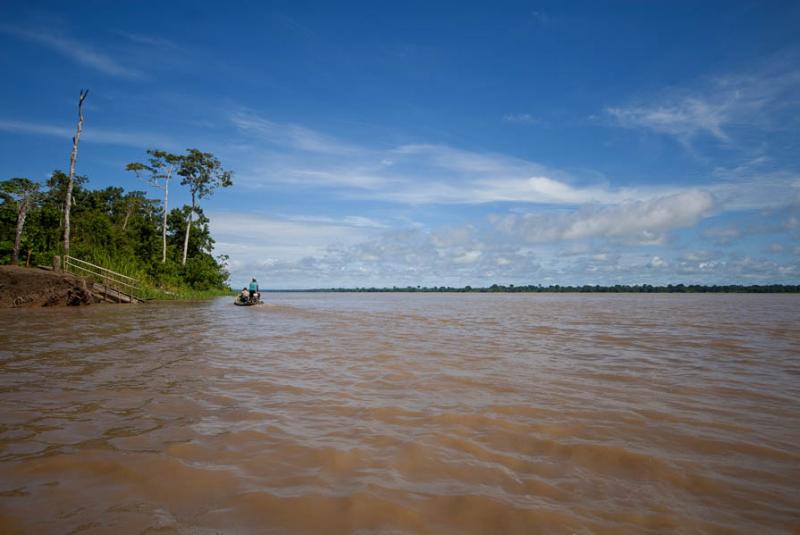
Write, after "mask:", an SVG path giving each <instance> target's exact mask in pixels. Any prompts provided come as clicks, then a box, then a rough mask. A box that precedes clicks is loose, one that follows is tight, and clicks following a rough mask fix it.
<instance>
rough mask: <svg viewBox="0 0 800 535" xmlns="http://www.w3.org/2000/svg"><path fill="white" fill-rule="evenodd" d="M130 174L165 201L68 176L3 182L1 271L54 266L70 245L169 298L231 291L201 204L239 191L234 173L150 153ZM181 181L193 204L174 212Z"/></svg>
mask: <svg viewBox="0 0 800 535" xmlns="http://www.w3.org/2000/svg"><path fill="white" fill-rule="evenodd" d="M126 169H127V170H128V171H129V172H131V173H133V174H135V175H136V176H137V177H138V178H140V179H141V181H142V184H143V187H144V189H148V186H152V187H155V188H158V189H157V191H158V195H156V197H157V198H152V197H153V195H148V193H147V191H144V190H142V191H138V190H137V191H125V190H124V189H123V188H121V187H106V188H103V189H91V188H90V187H89V178H88V177H86V176H80V175H75V176H74V177H73V180H72V187H71V188H70V187H69V182H70V180H69V178H70V177H69V175H68V174H66V173H65V172H63V171H61V170H55V171H53V172H52V173H51V174H50V176H49V178H48V179H47V180H46V182H45V183H39V182H36V181H33V180H30V179H28V178H20V177H14V178H9V179H6V180H3V181H0V264H9V263H13V264H19V265H24V266H31V267H32V266H37V265H42V266H51V265H52V262H53V257H54V256H56V255H59V256H60V255H63V254H64V249H65V243H66V247H67V248H68V254H69V255H71V256H73V257H76V258H79V259H81V260H85V261H88V262H92V263H95V264H98V265H100V266H103V267H105V268H108V269H111V270H113V271H117V272H120V273H123V274H125V275H128V276H133V277H135V278H137V279H139V281H140V282H141V283H142V284H144V285H145V286H146V287H148V288H150V289H152V290H153V291H159V292H161V293H163V294H165V295H167V296H169V295H172V296H181V295H183V296H190V295H197V294H200V293H204V292H205V293H214V292H216V293H219V292H220V291H226V290H227V285H226V283H227V279H228V272H227V271H226V260H227V258H226V257H225V256H214V239H213V238H212V237H211V234H210V231H209V219H208V217H207V216H206V215H205V214H204V212H203V209H202V207H201V206H200V201H201V200H202V199H205V198H208V197H210V196H211V195H212V194H213V193H214V191H215V190H216V189H217V188H220V187H229V186H231V184H232V180H231V172H229V171H226V170H224V169H223V168H222V166H221V164H220V162H219V160H217V159H216V158H215V157H214V156H213V155H212V154H210V153H204V152H202V151H200V150H198V149H188V150H187V151H186V153H185V154H183V155H175V154H170V153H167V152H164V151H160V150H148V151H147V158H146V159H145V162H132V163H129V164H127V166H126ZM178 180H179V184H180V185H181V186H184V187H186V188H188V192H189V193H190V195H191V199H192V203H191V205H183V206H181V207H179V208H172V209H169V208H168V206H169V205H168V194H169V188H170V186H171V182H173V181H174V182H177V181H178ZM70 189H71V191H70ZM150 192H151V193H153V190H152V189H151V190H150ZM68 199H69V201H68ZM67 206H69V210H68V211H67V210H65V207H67ZM65 216H66V220H67V223H66V225H65ZM65 226H66V228H67V229H68V240H65V239H64V236H65Z"/></svg>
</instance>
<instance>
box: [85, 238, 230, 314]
mask: <svg viewBox="0 0 800 535" xmlns="http://www.w3.org/2000/svg"><path fill="white" fill-rule="evenodd" d="M81 260H85V261H87V262H91V263H92V264H96V265H98V266H101V267H103V268H105V269H108V270H111V271H114V272H116V273H119V274H122V275H125V276H127V277H131V278H133V279H136V280H137V281H138V284H139V289H138V291H136V292H134V293H135V296H136V297H138V298H140V299H144V300H164V301H169V300H202V299H211V298H214V297H222V296H232V295H235V293H236V292H234V291H233V290H232V289H231V288H229V287H228V286H216V287H215V286H211V287H209V286H208V285H205V284H202V283H201V284H199V286H200V287H192V286H190V285H189V284H187V283H186V282H185V280H184V276H185V275H184V273H182V271H183V270H184V269H185V268H183V266H180V265H179V264H177V263H176V262H174V261H172V260H168V261H167V262H166V263H164V264H157V265H155V269H154V268H153V267H152V266H151V267H150V269H148V268H147V267H145V266H142V265H141V264H139V263H138V262H136V261H135V260H134V259H131V258H124V257H119V256H113V255H110V254H108V253H107V252H106V251H103V250H93V251H89V252H84V254H82V255H81ZM203 286H205V287H203ZM121 289H123V290H124V288H121Z"/></svg>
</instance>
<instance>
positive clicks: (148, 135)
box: [0, 120, 178, 148]
mask: <svg viewBox="0 0 800 535" xmlns="http://www.w3.org/2000/svg"><path fill="white" fill-rule="evenodd" d="M0 130H4V131H6V132H16V133H22V134H39V135H45V136H52V137H59V138H63V139H72V136H74V135H75V129H74V127H73V128H66V127H63V126H55V125H48V124H40V123H31V122H27V121H8V120H0ZM81 141H82V142H84V141H85V142H87V143H98V144H104V145H124V146H130V147H136V148H147V147H162V148H172V147H177V146H178V144H177V143H176V142H175V140H173V139H172V138H170V137H168V136H166V135H164V134H157V133H153V132H140V131H127V132H125V131H119V130H109V129H106V128H101V127H95V126H91V127H90V126H89V125H88V124H84V131H83V133H82V135H81Z"/></svg>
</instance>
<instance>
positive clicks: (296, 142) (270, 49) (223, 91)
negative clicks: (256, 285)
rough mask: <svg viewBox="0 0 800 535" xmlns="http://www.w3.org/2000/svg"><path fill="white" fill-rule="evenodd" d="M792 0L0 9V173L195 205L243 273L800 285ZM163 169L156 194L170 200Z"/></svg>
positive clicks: (370, 281)
mask: <svg viewBox="0 0 800 535" xmlns="http://www.w3.org/2000/svg"><path fill="white" fill-rule="evenodd" d="M797 28H800V3H798V2H796V1H792V2H781V1H777V0H776V1H770V2H762V1H743V2H737V1H723V2H710V1H709V2H678V1H665V2H659V1H652V2H595V1H592V2H536V1H527V2H503V1H494V2H475V3H471V2H464V1H459V2H445V1H442V2H438V1H424V2H422V1H403V2H374V1H371V2H344V1H343V2H303V1H291V2H288V1H286V2H284V1H275V2H225V3H219V2H206V3H204V2H199V1H171V2H148V1H137V2H123V1H120V2H108V1H103V2H98V1H92V0H86V1H82V2H79V3H74V2H73V3H66V2H36V1H29V2H3V3H0V72H2V73H3V76H2V77H0V97H1V98H2V102H3V105H2V107H0V179H5V178H11V177H16V176H21V177H29V178H31V179H34V180H39V181H44V180H46V178H47V177H48V176H49V174H50V173H51V172H52V171H53V170H54V169H63V170H66V169H68V166H69V153H70V149H71V137H72V135H73V133H74V129H75V123H76V118H77V117H76V116H77V99H78V93H79V90H80V89H81V88H89V90H90V93H89V97H88V98H87V100H86V104H85V124H84V134H83V137H82V138H81V144H80V149H79V155H78V163H77V173H78V174H82V175H86V176H88V177H89V187H93V188H101V187H106V186H121V187H124V188H125V189H126V190H132V189H138V190H147V191H149V192H150V193H151V195H152V197H153V198H158V197H159V193H158V191H157V190H153V189H151V190H148V189H147V188H148V186H147V185H146V184H144V183H143V182H141V181H138V180H137V179H136V177H135V176H133V175H132V174H131V173H129V172H126V171H125V164H127V163H128V162H134V161H144V158H145V156H146V155H145V150H146V149H148V148H158V149H163V150H168V151H172V152H182V151H184V150H185V149H187V148H190V147H196V148H199V149H201V150H203V151H206V152H212V153H213V154H214V155H216V156H217V157H218V158H219V159H220V160H221V161H222V164H223V166H224V167H225V168H226V169H229V170H232V171H233V173H234V177H233V181H234V186H233V187H232V188H229V189H224V190H219V191H217V192H216V193H215V195H214V196H213V197H211V198H210V199H206V200H204V201H203V202H202V204H201V207H202V208H203V210H204V211H205V213H206V214H207V215H208V216H209V217H210V219H211V231H212V235H213V237H214V238H215V240H216V245H215V254H225V255H228V256H229V269H230V271H231V283H232V285H233V286H234V287H239V286H243V285H244V283H245V282H247V281H249V279H250V277H253V276H254V277H257V278H258V280H259V282H260V284H261V286H262V287H263V288H276V289H280V288H320V287H367V286H409V285H410V286H417V285H422V286H465V285H471V286H488V285H491V284H515V285H523V284H534V285H536V284H543V285H550V284H562V285H567V284H603V285H605V284H670V283H674V284H678V283H684V284H691V283H701V284H767V283H788V284H798V283H800V240H799V239H798V238H800V32H798V31H797ZM188 202H189V197H188V194H187V191H185V189H183V188H181V187H180V186H179V184H178V183H177V181H174V182H173V184H172V188H171V191H170V204H171V207H175V206H178V205H179V204H183V203H188Z"/></svg>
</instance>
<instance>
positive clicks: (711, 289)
mask: <svg viewBox="0 0 800 535" xmlns="http://www.w3.org/2000/svg"><path fill="white" fill-rule="evenodd" d="M261 291H262V292H264V293H297V292H312V293H322V292H338V293H749V294H787V293H788V294H796V293H800V284H764V285H759V284H753V285H741V284H724V285H703V284H668V285H666V286H652V285H650V284H635V285H615V286H597V285H595V286H589V285H584V286H561V285H558V284H554V285H551V286H532V285H531V286H515V285H513V284H512V285H508V286H502V285H498V284H493V285H492V286H489V287H485V288H473V287H471V286H465V287H463V288H454V287H449V286H440V287H422V286H406V287H402V288H401V287H392V288H309V289H289V290H265V289H262V290H261Z"/></svg>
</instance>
